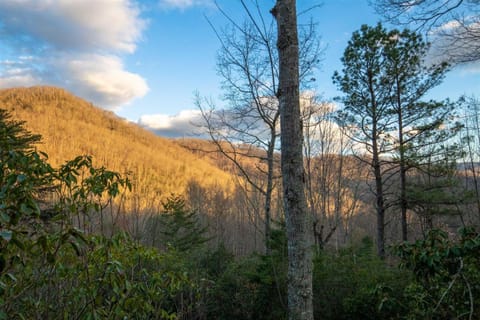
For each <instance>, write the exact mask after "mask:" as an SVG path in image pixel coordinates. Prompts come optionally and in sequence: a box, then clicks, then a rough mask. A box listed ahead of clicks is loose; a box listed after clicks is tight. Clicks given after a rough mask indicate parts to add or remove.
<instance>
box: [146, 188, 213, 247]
mask: <svg viewBox="0 0 480 320" xmlns="http://www.w3.org/2000/svg"><path fill="white" fill-rule="evenodd" d="M163 208H164V212H162V213H160V214H157V215H154V216H153V217H151V218H150V223H149V224H150V226H151V227H150V229H151V230H150V233H152V237H156V239H158V242H157V241H155V242H152V244H153V245H157V246H159V247H161V248H169V247H170V248H173V249H175V250H177V251H179V252H184V251H189V250H194V249H198V248H199V247H200V246H201V245H202V244H204V243H205V242H207V241H208V240H209V239H208V238H207V237H206V235H205V234H206V231H207V227H204V226H201V224H200V221H199V219H198V215H197V212H196V211H188V210H187V208H186V204H185V200H184V199H183V198H182V197H180V196H175V195H172V196H170V197H169V198H168V199H167V201H165V202H164V203H163ZM157 234H158V236H157Z"/></svg>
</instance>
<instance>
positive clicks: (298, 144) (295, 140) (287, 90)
mask: <svg viewBox="0 0 480 320" xmlns="http://www.w3.org/2000/svg"><path fill="white" fill-rule="evenodd" d="M271 12H272V14H273V15H274V17H275V19H276V21H277V28H278V39H277V47H278V53H279V65H280V68H279V73H280V77H279V92H278V97H279V106H280V126H281V152H282V153H281V167H282V178H283V181H282V182H283V196H284V200H283V201H284V210H285V218H286V227H287V243H288V317H289V319H290V320H300V319H301V320H304V319H305V320H307V319H308V320H313V301H312V300H313V299H312V297H313V290H312V270H313V263H312V250H313V246H312V228H311V219H310V217H309V215H308V213H307V206H306V198H305V193H304V192H305V173H304V166H303V152H302V147H303V132H302V121H301V116H300V92H299V91H300V90H299V50H298V33H297V15H296V2H295V0H277V2H276V4H275V7H274V8H273V9H272V11H271Z"/></svg>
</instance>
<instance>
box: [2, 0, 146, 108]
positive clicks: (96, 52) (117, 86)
mask: <svg viewBox="0 0 480 320" xmlns="http://www.w3.org/2000/svg"><path fill="white" fill-rule="evenodd" d="M0 21H1V23H0V36H1V37H2V40H3V44H4V48H5V49H6V50H3V53H0V59H3V61H2V62H0V86H1V87H8V86H29V85H39V84H51V85H60V86H62V87H64V88H66V89H68V90H70V91H73V92H74V93H76V94H78V95H80V96H81V97H83V98H86V99H88V100H91V101H93V102H94V103H96V104H98V105H100V106H102V107H107V108H115V107H119V106H121V105H124V104H126V103H128V102H129V101H131V100H132V99H133V98H135V97H141V96H143V95H144V94H145V93H146V92H147V90H148V87H147V84H146V82H145V80H144V79H142V78H141V77H140V76H139V75H137V74H134V73H131V72H128V71H127V70H125V67H124V65H123V63H122V59H121V58H120V54H124V53H133V52H134V51H135V49H136V46H137V43H138V41H140V39H141V35H142V32H143V30H144V29H145V27H146V21H145V20H143V19H142V18H141V17H140V10H139V8H138V7H137V6H136V5H135V3H134V2H133V1H132V0H116V1H112V0H2V1H0Z"/></svg>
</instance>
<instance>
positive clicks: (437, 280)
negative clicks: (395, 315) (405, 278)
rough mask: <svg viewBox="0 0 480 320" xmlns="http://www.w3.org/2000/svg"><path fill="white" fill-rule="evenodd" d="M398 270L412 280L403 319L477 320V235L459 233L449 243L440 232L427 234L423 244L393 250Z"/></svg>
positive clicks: (471, 231) (479, 262) (479, 279)
mask: <svg viewBox="0 0 480 320" xmlns="http://www.w3.org/2000/svg"><path fill="white" fill-rule="evenodd" d="M394 252H395V253H396V254H397V255H398V256H399V257H400V258H401V259H402V263H401V266H402V267H403V268H406V269H409V270H412V271H413V273H414V274H415V276H416V281H415V282H413V283H412V284H411V285H410V286H409V288H407V289H408V291H406V292H405V302H407V303H408V304H409V308H408V311H409V313H408V315H407V316H406V318H409V319H413V318H418V317H420V316H421V317H422V318H424V319H454V318H455V319H457V318H462V317H465V318H467V317H469V318H470V319H471V318H472V317H473V318H477V317H478V316H479V315H480V314H479V311H478V310H476V309H475V306H477V305H478V304H479V302H480V300H479V297H480V286H479V285H478V284H479V283H480V234H479V233H478V232H477V231H475V230H474V229H473V228H465V229H462V230H461V231H460V239H459V240H458V241H452V240H450V239H449V238H448V235H447V233H445V232H444V231H442V230H436V229H434V230H431V231H430V232H429V233H428V234H427V236H426V238H425V239H424V240H418V241H416V242H415V243H404V244H401V245H398V246H396V247H395V248H394Z"/></svg>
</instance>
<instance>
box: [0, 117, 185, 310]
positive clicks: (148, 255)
mask: <svg viewBox="0 0 480 320" xmlns="http://www.w3.org/2000/svg"><path fill="white" fill-rule="evenodd" d="M0 116H1V117H0V130H1V131H0V133H1V134H0V144H1V146H2V149H1V151H2V152H1V158H0V168H1V171H0V183H1V189H0V306H1V308H0V319H62V318H63V319H67V318H69V319H70V318H74V319H124V318H126V317H128V318H131V319H148V318H151V319H174V318H176V314H177V313H178V311H179V310H178V308H177V306H176V305H175V303H174V302H172V301H175V299H176V295H177V293H178V292H180V291H182V290H184V288H185V287H188V286H190V285H191V284H190V282H189V280H188V279H187V277H186V275H185V274H184V273H182V272H181V271H180V270H178V269H177V268H173V267H172V266H173V265H171V264H169V263H165V261H169V259H171V258H170V257H169V256H168V254H164V255H161V254H159V253H158V252H157V251H155V250H153V249H147V248H145V247H142V246H140V245H138V244H137V243H135V242H134V241H132V240H131V239H130V238H129V237H128V236H127V235H125V234H122V233H119V234H117V235H115V236H113V237H112V238H106V237H104V236H102V235H93V234H92V235H86V234H85V233H84V232H83V231H81V230H79V229H77V228H76V227H75V224H74V223H73V222H74V220H75V219H74V218H75V217H80V216H82V215H83V216H85V215H89V214H94V213H99V212H100V213H101V210H102V207H103V205H104V204H105V201H107V202H108V201H110V200H111V199H112V198H114V197H115V196H117V195H118V194H119V193H120V192H121V190H123V189H124V188H129V182H128V180H127V179H124V178H122V177H121V176H120V175H119V174H118V173H115V172H112V171H108V170H106V169H105V168H95V167H94V166H93V165H92V160H91V158H90V157H83V156H82V157H77V158H75V159H74V160H72V161H69V162H67V163H66V164H65V165H63V166H62V167H61V168H60V169H59V170H55V169H53V168H52V167H51V166H50V165H49V164H48V163H47V162H46V155H44V154H40V153H37V152H35V151H34V150H33V147H32V143H34V142H36V141H38V138H37V136H34V135H31V134H30V133H28V132H27V131H26V130H24V129H23V127H22V126H21V125H22V124H21V123H17V122H13V121H11V120H9V115H8V114H7V113H4V112H1V113H0ZM105 199H107V200H105ZM78 226H85V224H83V225H81V224H78ZM180 311H181V310H180Z"/></svg>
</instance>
